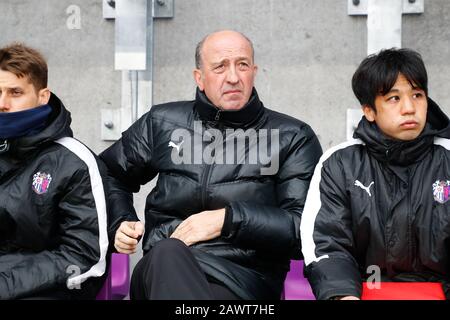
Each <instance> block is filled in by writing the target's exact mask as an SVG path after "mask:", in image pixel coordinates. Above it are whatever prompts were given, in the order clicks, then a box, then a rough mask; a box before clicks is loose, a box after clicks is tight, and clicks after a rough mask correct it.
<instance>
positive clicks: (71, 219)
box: [0, 94, 108, 299]
mask: <svg viewBox="0 0 450 320" xmlns="http://www.w3.org/2000/svg"><path fill="white" fill-rule="evenodd" d="M48 104H49V105H50V107H51V108H52V113H51V114H50V116H49V120H48V124H47V125H46V127H45V128H44V129H43V130H42V131H40V132H38V133H36V134H34V135H30V136H25V137H17V138H11V139H9V140H6V141H3V143H2V146H3V148H2V152H1V153H0V299H16V298H26V297H32V296H35V297H36V296H38V297H41V296H42V297H45V296H47V295H50V296H57V297H61V298H72V297H73V298H77V297H78V298H94V297H95V294H96V292H97V291H98V289H99V287H100V286H101V284H102V278H101V277H102V276H103V275H104V274H105V268H106V251H107V247H108V238H107V220H106V219H107V216H106V201H105V191H104V188H103V182H102V177H101V174H100V172H101V171H102V172H103V170H104V169H103V168H104V167H102V164H101V162H97V160H96V157H95V156H94V155H93V153H92V152H91V151H90V150H89V149H88V148H87V147H85V146H84V145H83V144H81V143H80V142H78V141H77V140H75V139H73V138H72V130H71V129H70V122H71V118H70V113H69V112H68V111H67V110H66V109H65V107H64V106H63V104H62V103H61V101H60V100H59V99H58V98H57V97H56V96H55V95H54V94H52V95H51V97H50V101H49V103H48ZM103 166H104V165H103Z"/></svg>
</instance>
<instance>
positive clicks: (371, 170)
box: [301, 49, 450, 299]
mask: <svg viewBox="0 0 450 320" xmlns="http://www.w3.org/2000/svg"><path fill="white" fill-rule="evenodd" d="M427 82H428V81H427V72H426V69H425V66H424V63H423V61H422V58H421V57H420V55H419V54H418V53H417V52H414V51H412V50H408V49H390V50H384V51H381V52H380V53H378V54H376V55H371V56H369V57H367V58H366V59H365V60H364V61H363V62H362V63H361V65H360V66H359V68H358V69H357V70H356V72H355V74H354V76H353V80H352V85H353V91H354V93H355V95H356V97H357V98H358V100H359V101H360V103H361V105H362V108H363V111H364V117H363V118H362V119H361V121H360V123H359V125H358V127H357V129H356V131H355V133H354V135H353V137H354V138H355V140H352V141H348V142H346V143H343V144H341V145H339V146H337V147H334V148H332V149H331V150H329V151H327V152H326V153H325V154H324V155H323V156H322V158H321V160H320V161H319V164H318V165H317V167H316V169H315V172H314V177H313V179H312V181H311V186H310V189H309V191H308V197H307V201H306V205H305V211H304V214H303V219H302V223H301V235H302V250H303V255H304V258H305V264H306V269H305V271H306V274H307V276H308V279H309V281H310V283H311V286H312V288H313V291H314V294H315V295H316V297H317V298H318V299H330V298H336V299H359V298H360V297H361V293H362V287H363V281H364V280H368V281H370V285H369V282H368V283H366V284H365V285H366V288H367V289H368V290H370V289H373V290H377V289H379V288H380V283H381V284H382V282H385V281H390V282H392V281H393V282H401V281H407V282H434V283H437V284H438V286H440V284H442V285H443V288H444V291H445V292H446V294H447V297H448V296H449V274H450V269H449V267H450V264H449V261H450V206H449V205H450V201H448V200H449V198H450V196H449V191H450V152H449V149H450V140H449V138H450V125H449V119H448V117H447V116H446V115H445V114H444V113H443V112H442V111H441V110H440V109H439V107H438V106H437V104H436V103H435V102H434V101H433V100H431V99H430V98H429V97H428V87H427ZM375 282H377V283H375ZM381 289H382V286H381ZM368 292H370V291H368Z"/></svg>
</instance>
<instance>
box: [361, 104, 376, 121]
mask: <svg viewBox="0 0 450 320" xmlns="http://www.w3.org/2000/svg"><path fill="white" fill-rule="evenodd" d="M362 110H363V112H364V116H365V117H366V119H367V120H368V121H370V122H373V121H375V119H376V115H377V114H376V112H375V110H373V108H372V107H370V106H369V105H367V104H365V105H362Z"/></svg>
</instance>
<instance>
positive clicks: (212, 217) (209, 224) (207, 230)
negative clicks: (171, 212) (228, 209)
mask: <svg viewBox="0 0 450 320" xmlns="http://www.w3.org/2000/svg"><path fill="white" fill-rule="evenodd" d="M224 219H225V208H223V209H218V210H210V211H202V212H200V213H197V214H193V215H191V216H190V217H188V218H187V219H186V220H184V221H183V222H181V223H180V225H179V226H178V227H177V228H176V229H175V231H174V232H173V233H172V235H171V236H170V237H171V238H175V239H178V240H181V241H183V242H184V243H185V244H186V245H187V246H191V245H193V244H195V243H197V242H200V241H207V240H211V239H214V238H217V237H218V236H220V233H221V232H222V227H223V222H224Z"/></svg>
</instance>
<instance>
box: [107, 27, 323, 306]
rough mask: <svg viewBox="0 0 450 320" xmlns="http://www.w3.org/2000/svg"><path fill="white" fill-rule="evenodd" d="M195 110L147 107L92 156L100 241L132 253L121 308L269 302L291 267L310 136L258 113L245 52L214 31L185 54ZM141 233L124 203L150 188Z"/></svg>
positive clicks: (309, 166) (310, 158)
mask: <svg viewBox="0 0 450 320" xmlns="http://www.w3.org/2000/svg"><path fill="white" fill-rule="evenodd" d="M195 58H196V68H195V70H194V79H195V82H196V83H197V86H198V88H197V92H196V97H195V100H193V101H181V102H173V103H167V104H162V105H158V106H153V107H152V109H151V110H150V112H148V113H147V114H145V115H144V116H143V117H142V118H141V119H139V120H138V121H137V122H136V123H135V124H133V125H132V126H131V127H130V128H129V129H128V130H127V131H126V132H124V133H123V136H122V138H121V139H120V140H119V141H117V142H116V143H115V144H113V145H112V146H111V147H110V148H108V149H107V150H105V151H104V152H103V153H102V155H101V157H102V159H103V160H104V161H105V162H106V163H107V165H108V167H109V169H110V175H111V176H110V184H111V189H112V192H111V193H110V198H109V201H110V204H111V206H110V207H111V208H112V210H111V212H110V222H111V225H110V234H111V237H114V245H115V248H116V250H117V251H118V252H122V253H128V254H132V253H134V252H135V251H136V246H137V244H138V241H139V240H140V239H141V236H142V235H143V251H144V257H143V258H142V259H141V260H140V262H139V263H138V264H137V266H136V268H135V269H134V272H133V276H132V281H131V298H132V299H195V300H198V299H277V298H279V297H280V295H281V291H282V287H283V282H284V279H285V276H286V273H287V271H288V270H289V261H290V259H292V258H299V257H300V256H301V250H300V249H301V248H300V232H299V226H300V218H301V215H302V211H303V206H304V202H305V198H306V193H307V190H308V186H309V182H310V179H311V176H312V174H313V170H314V167H315V165H316V163H317V161H318V160H319V157H320V156H321V154H322V150H321V147H320V144H319V142H318V140H317V137H316V135H315V134H314V132H313V131H312V129H311V128H310V127H309V126H308V125H307V124H305V123H304V122H301V121H299V120H297V119H294V118H291V117H289V116H287V115H284V114H281V113H278V112H274V111H271V110H269V109H267V108H265V107H264V105H263V103H262V102H261V101H260V100H259V98H258V94H257V92H256V90H255V88H254V81H255V76H256V72H257V69H258V68H257V66H256V65H255V63H254V52H253V45H252V43H251V41H250V40H249V39H248V38H247V37H245V36H244V35H243V34H241V33H239V32H235V31H230V30H224V31H219V32H215V33H212V34H210V35H208V36H206V37H205V38H204V39H203V40H202V41H200V42H199V44H198V45H197V48H196V55H195ZM157 174H159V175H158V181H157V184H156V187H155V188H154V189H153V190H152V192H151V193H150V194H149V195H148V197H147V203H146V209H145V223H146V225H145V233H144V224H143V223H142V222H140V221H138V218H137V216H136V213H135V210H134V208H133V203H132V199H133V198H132V192H137V191H138V190H139V188H140V185H143V184H145V183H147V182H148V181H150V180H152V179H153V178H154V177H155V176H156V175H157Z"/></svg>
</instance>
